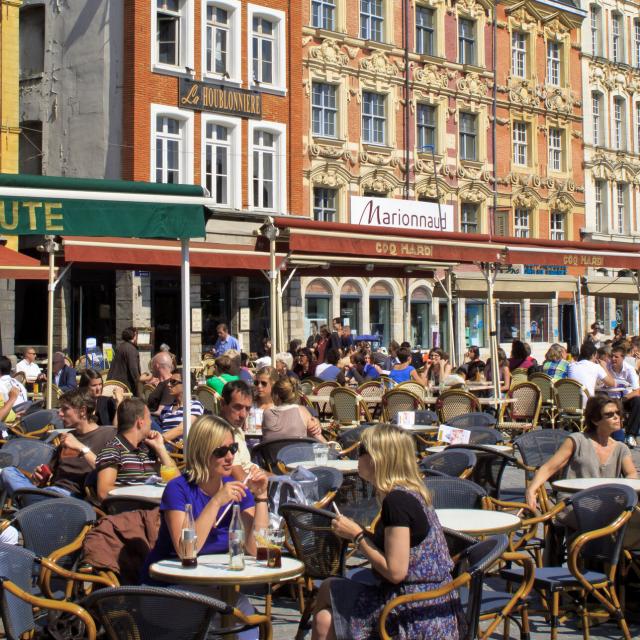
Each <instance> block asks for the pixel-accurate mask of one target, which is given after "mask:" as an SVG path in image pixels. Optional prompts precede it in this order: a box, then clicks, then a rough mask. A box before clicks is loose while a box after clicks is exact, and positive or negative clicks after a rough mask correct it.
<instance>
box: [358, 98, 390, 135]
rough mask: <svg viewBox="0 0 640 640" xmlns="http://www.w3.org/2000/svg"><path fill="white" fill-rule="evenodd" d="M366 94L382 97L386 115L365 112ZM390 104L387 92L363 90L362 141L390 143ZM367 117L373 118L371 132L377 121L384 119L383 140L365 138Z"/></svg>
mask: <svg viewBox="0 0 640 640" xmlns="http://www.w3.org/2000/svg"><path fill="white" fill-rule="evenodd" d="M365 94H370V95H373V96H377V97H378V98H380V99H381V100H382V107H383V109H384V115H383V116H380V115H379V114H375V113H365V112H364V105H365ZM388 107H389V105H388V101H387V94H385V93H379V92H377V91H363V92H362V114H361V123H360V126H361V127H362V141H363V142H364V143H365V144H373V145H378V146H385V145H387V144H388V141H389V122H388V111H389V108H388ZM365 117H367V118H370V119H371V129H370V132H371V133H373V131H374V127H373V125H374V124H375V122H377V121H379V120H382V121H383V128H382V141H381V142H380V141H377V140H365V138H364V119H365Z"/></svg>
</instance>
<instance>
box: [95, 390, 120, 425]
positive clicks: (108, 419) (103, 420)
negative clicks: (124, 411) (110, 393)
mask: <svg viewBox="0 0 640 640" xmlns="http://www.w3.org/2000/svg"><path fill="white" fill-rule="evenodd" d="M116 408H117V407H116V401H115V400H114V399H113V398H108V397H107V396H98V397H97V398H96V413H95V416H96V422H97V423H98V424H99V425H100V426H103V427H107V426H109V425H112V424H113V419H114V418H115V415H116Z"/></svg>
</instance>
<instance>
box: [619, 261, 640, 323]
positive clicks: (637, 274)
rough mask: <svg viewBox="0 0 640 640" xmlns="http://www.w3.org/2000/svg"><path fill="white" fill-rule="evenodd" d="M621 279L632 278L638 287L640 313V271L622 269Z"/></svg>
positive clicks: (639, 308)
mask: <svg viewBox="0 0 640 640" xmlns="http://www.w3.org/2000/svg"><path fill="white" fill-rule="evenodd" d="M618 277H619V278H631V281H632V282H633V284H634V285H635V286H636V291H637V292H638V312H640V270H638V269H636V270H632V269H621V270H620V271H618Z"/></svg>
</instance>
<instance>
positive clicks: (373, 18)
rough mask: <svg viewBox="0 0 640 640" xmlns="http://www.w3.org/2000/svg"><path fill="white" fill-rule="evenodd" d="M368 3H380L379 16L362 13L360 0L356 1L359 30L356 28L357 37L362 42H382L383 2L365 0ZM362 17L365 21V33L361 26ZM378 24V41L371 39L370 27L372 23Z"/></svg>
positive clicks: (383, 34)
mask: <svg viewBox="0 0 640 640" xmlns="http://www.w3.org/2000/svg"><path fill="white" fill-rule="evenodd" d="M367 1H368V2H380V13H381V15H379V16H378V15H376V14H373V13H371V12H369V13H364V12H363V11H362V4H361V2H360V0H358V18H359V28H358V36H359V37H360V38H362V39H363V40H368V41H369V42H384V41H385V28H386V25H385V17H386V16H385V6H384V3H385V0H367ZM363 17H364V18H365V19H366V20H367V29H366V32H365V29H364V25H363ZM374 21H375V24H378V23H380V39H378V38H372V37H371V35H372V33H373V32H372V29H371V26H372V24H373V23H374Z"/></svg>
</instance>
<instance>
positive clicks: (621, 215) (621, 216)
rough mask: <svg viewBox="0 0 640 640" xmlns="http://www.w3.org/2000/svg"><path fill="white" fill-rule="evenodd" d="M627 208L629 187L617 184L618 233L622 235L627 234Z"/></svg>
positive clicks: (620, 183)
mask: <svg viewBox="0 0 640 640" xmlns="http://www.w3.org/2000/svg"><path fill="white" fill-rule="evenodd" d="M626 206H627V185H626V184H625V183H624V182H616V220H615V222H616V231H617V233H619V234H620V235H623V234H624V233H625V217H626V216H625V209H626Z"/></svg>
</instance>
